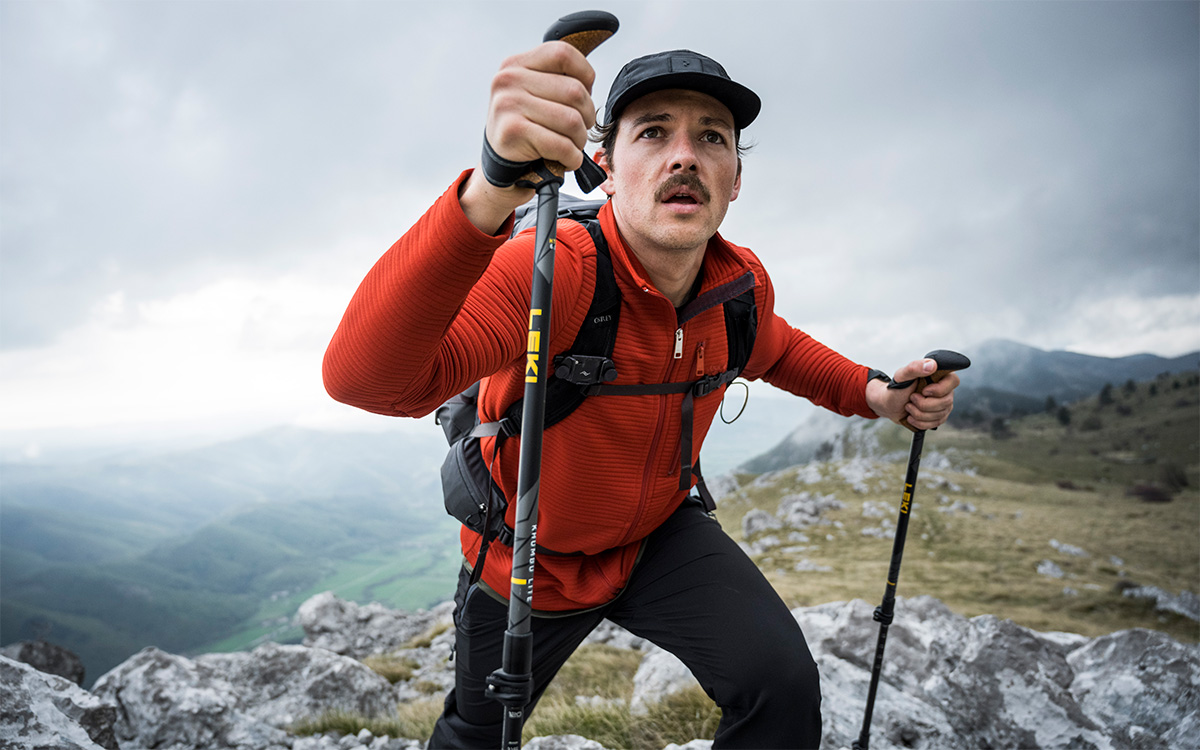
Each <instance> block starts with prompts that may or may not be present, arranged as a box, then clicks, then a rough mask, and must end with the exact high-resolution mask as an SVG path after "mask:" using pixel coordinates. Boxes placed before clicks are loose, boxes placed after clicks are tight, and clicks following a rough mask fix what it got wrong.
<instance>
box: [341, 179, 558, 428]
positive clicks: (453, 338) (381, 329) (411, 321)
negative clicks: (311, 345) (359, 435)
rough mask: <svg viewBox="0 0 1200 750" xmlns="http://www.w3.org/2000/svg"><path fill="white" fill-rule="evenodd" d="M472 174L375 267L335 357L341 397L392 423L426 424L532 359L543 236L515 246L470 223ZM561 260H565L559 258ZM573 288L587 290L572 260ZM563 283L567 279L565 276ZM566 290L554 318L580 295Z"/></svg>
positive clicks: (345, 323) (350, 310)
mask: <svg viewBox="0 0 1200 750" xmlns="http://www.w3.org/2000/svg"><path fill="white" fill-rule="evenodd" d="M469 174H470V172H469V171H468V172H464V173H463V174H462V175H460V177H459V178H458V180H456V181H455V183H454V184H452V185H451V186H450V187H449V189H447V190H446V192H445V193H444V194H443V195H442V196H441V198H439V199H438V201H437V202H436V203H434V205H433V206H432V207H431V208H430V209H429V210H428V211H427V212H426V213H425V215H424V216H422V217H421V218H420V219H419V220H418V221H417V223H416V224H415V225H413V227H412V228H411V229H410V230H409V231H408V232H406V233H405V234H404V236H403V237H401V238H400V239H399V240H398V241H397V242H396V243H395V244H394V245H393V246H392V247H391V248H390V249H389V250H388V251H387V252H386V253H385V254H384V255H383V257H381V258H380V259H379V261H378V262H376V264H375V265H374V267H372V268H371V270H370V272H369V273H368V274H367V276H366V278H364V279H363V281H362V283H361V284H360V285H359V287H358V290H357V291H356V292H355V293H354V297H353V298H352V299H351V301H350V304H349V306H348V307H347V308H346V312H345V314H344V315H343V317H342V320H341V323H340V324H339V325H338V328H337V331H336V332H335V333H334V335H333V339H332V340H331V341H330V343H329V347H328V349H327V350H326V352H325V359H324V363H323V368H322V374H323V377H324V382H325V389H326V391H328V392H329V394H330V396H332V397H333V398H334V399H335V400H337V401H340V402H342V403H346V404H349V405H351V406H356V407H358V408H361V409H364V410H366V411H370V412H375V413H378V414H386V415H391V416H407V417H420V416H424V415H426V414H429V413H431V412H432V411H433V410H434V409H436V408H437V407H438V406H439V405H441V404H442V403H443V402H444V401H445V400H446V399H448V398H449V397H451V396H453V395H454V394H456V393H459V392H461V391H463V390H464V389H465V388H466V387H467V386H469V385H470V384H471V383H474V382H475V381H476V380H479V379H481V378H483V377H486V376H488V375H491V374H493V373H495V372H497V371H498V370H500V369H501V368H503V367H504V366H505V365H508V364H511V363H513V362H514V361H515V360H517V359H518V358H520V357H522V356H523V354H524V351H525V346H526V342H525V339H526V331H527V330H528V317H529V284H530V278H531V277H532V267H533V266H532V260H533V237H532V233H528V234H522V235H520V236H518V237H517V238H515V239H513V240H511V241H509V240H508V235H509V232H510V231H511V228H512V218H511V217H510V218H509V220H508V221H507V222H506V223H505V225H504V226H502V227H501V228H500V230H499V232H498V234H497V236H494V237H493V236H489V235H486V234H484V233H482V232H480V231H479V230H478V229H476V228H475V226H474V225H472V224H471V223H470V221H469V220H468V219H467V218H466V216H465V214H463V211H462V208H461V206H460V205H459V202H458V190H459V187H460V186H461V185H462V183H463V182H464V181H465V180H466V178H467V176H468V175H469ZM556 260H557V259H556ZM563 265H565V266H567V272H564V273H563V274H562V276H563V277H564V285H565V286H567V287H570V286H571V285H572V284H571V282H572V281H575V283H576V285H577V284H578V279H577V278H574V279H573V278H572V277H573V276H577V274H572V273H570V272H569V271H570V270H573V269H572V268H571V264H570V263H569V262H567V263H565V264H563ZM555 283H556V285H557V284H558V283H559V274H558V273H556V278H555ZM577 291H578V290H577V289H571V288H567V289H563V290H562V293H561V294H559V293H558V292H559V289H558V288H557V286H556V289H555V292H556V295H555V298H554V305H553V308H552V314H551V324H552V326H553V327H552V329H551V338H552V339H553V336H554V333H555V329H557V328H559V326H554V321H555V318H556V317H557V318H558V320H562V318H563V317H564V315H557V316H556V315H555V314H554V313H557V312H558V311H559V309H560V306H562V307H565V306H566V304H567V302H568V301H569V300H572V299H573V298H574V297H575V296H576V294H575V293H576V292H577Z"/></svg>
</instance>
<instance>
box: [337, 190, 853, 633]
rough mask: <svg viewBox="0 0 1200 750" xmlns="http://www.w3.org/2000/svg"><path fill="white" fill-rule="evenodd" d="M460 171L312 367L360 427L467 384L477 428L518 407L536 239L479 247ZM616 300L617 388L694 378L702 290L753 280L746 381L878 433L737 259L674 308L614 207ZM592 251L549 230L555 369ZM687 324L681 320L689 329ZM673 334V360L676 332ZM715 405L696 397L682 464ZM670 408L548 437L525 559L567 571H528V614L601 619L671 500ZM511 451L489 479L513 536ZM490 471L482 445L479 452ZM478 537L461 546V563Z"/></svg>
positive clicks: (715, 254) (711, 309)
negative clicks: (593, 611)
mask: <svg viewBox="0 0 1200 750" xmlns="http://www.w3.org/2000/svg"><path fill="white" fill-rule="evenodd" d="M468 174H469V172H465V173H463V175H462V176H460V177H459V179H458V180H456V181H455V183H454V184H453V185H451V186H450V188H449V189H448V190H447V191H446V192H445V194H443V195H442V197H441V198H440V199H439V200H438V201H437V202H436V203H435V204H434V205H433V206H432V207H431V208H430V209H429V211H428V212H427V213H426V214H425V215H424V216H423V217H422V218H421V219H420V220H419V221H418V222H417V223H416V224H415V225H414V226H413V227H412V229H410V230H409V231H408V232H407V233H406V234H405V235H404V236H403V237H401V238H400V240H399V241H397V242H396V244H395V245H393V246H392V248H391V249H390V250H388V252H387V253H386V254H385V255H384V256H383V257H382V258H380V260H379V261H378V262H377V263H376V264H375V266H374V268H372V269H371V271H370V273H368V274H367V276H366V278H365V279H364V280H363V282H362V284H361V285H360V286H359V288H358V291H357V292H356V293H355V295H354V298H353V300H352V301H351V302H350V305H349V307H348V308H347V310H346V313H345V316H344V317H343V319H342V322H341V324H340V325H339V327H338V330H337V332H336V333H335V334H334V337H333V340H332V341H331V342H330V345H329V349H328V351H327V352H326V354H325V362H324V377H325V387H326V389H327V390H328V391H329V393H330V395H331V396H333V397H334V398H335V399H337V400H338V401H342V402H344V403H347V404H350V405H353V406H357V407H359V408H362V409H365V410H367V411H371V412H376V413H379V414H387V415H393V416H405V417H420V416H424V415H427V414H429V413H431V412H432V411H433V410H434V409H436V408H437V407H438V406H439V405H441V404H442V403H443V402H444V401H446V399H448V398H450V397H451V396H453V395H455V394H457V393H459V392H461V391H463V390H464V389H466V388H467V386H469V385H471V384H472V383H474V382H475V381H477V380H481V379H482V380H483V384H482V387H481V390H480V417H481V419H482V421H485V422H488V421H495V420H497V419H499V418H500V417H501V416H502V415H503V413H504V410H505V409H506V408H507V407H508V405H509V404H511V403H512V402H513V401H515V400H516V399H518V398H520V397H521V396H522V395H523V391H524V367H525V349H526V336H527V331H528V317H529V288H530V278H531V276H532V266H533V234H532V232H526V233H522V234H521V235H519V236H518V237H516V238H514V239H512V240H511V241H506V240H507V236H508V233H509V231H510V229H511V221H512V220H511V218H510V219H509V222H508V223H506V224H505V226H504V227H502V228H501V229H500V231H499V233H498V236H495V237H492V236H488V235H486V234H483V233H482V232H480V231H478V230H477V229H476V228H475V227H474V226H473V225H471V223H470V222H469V221H468V220H467V218H466V216H465V215H464V214H463V212H462V209H461V207H460V206H459V203H458V198H457V195H458V189H459V186H460V185H461V184H462V181H463V180H465V178H466V176H467V175H468ZM600 224H601V227H602V228H603V231H604V235H605V237H606V238H607V240H608V244H609V248H610V253H611V256H612V261H613V268H614V273H615V275H616V280H617V284H618V286H619V287H620V289H621V293H622V302H621V313H620V326H619V329H618V333H617V342H616V346H615V349H614V352H613V357H612V358H613V361H614V362H616V364H617V368H618V372H619V376H618V378H617V380H615V381H614V383H615V384H618V385H619V384H627V383H664V382H679V381H690V380H695V379H696V378H697V377H699V376H700V375H703V374H716V373H721V372H723V371H724V370H725V369H726V359H727V357H726V349H727V346H726V335H725V319H724V312H723V309H722V306H721V303H720V301H719V300H717V301H715V302H712V303H711V304H706V303H705V302H704V301H705V300H706V299H708V298H706V297H705V294H706V293H707V292H711V291H713V290H714V289H717V288H718V287H721V286H722V285H724V284H728V283H730V282H734V281H736V280H737V279H739V278H741V277H743V276H745V275H746V273H747V272H750V273H752V274H753V277H754V280H755V300H756V303H757V306H758V333H757V338H756V340H755V344H754V351H753V354H752V355H751V357H750V361H749V362H748V363H747V365H746V367H745V369H744V370H743V371H742V376H743V377H746V378H749V379H757V378H761V379H763V380H766V381H767V382H769V383H771V384H773V385H775V386H778V387H780V388H783V389H785V390H787V391H790V392H792V393H795V394H796V395H799V396H803V397H805V398H808V399H810V400H811V401H813V402H814V403H816V404H818V405H819V406H823V407H826V408H828V409H831V410H833V411H836V412H838V413H839V414H843V415H850V414H858V415H861V416H865V417H874V416H875V414H874V413H873V412H872V411H871V409H870V407H868V406H867V403H866V399H865V395H864V394H865V389H866V381H867V369H866V368H865V367H863V366H861V365H857V364H855V363H853V362H851V361H850V360H848V359H846V358H844V357H842V356H841V355H839V354H837V353H836V352H834V351H832V350H830V349H828V348H827V347H825V346H824V345H823V344H821V343H819V342H817V341H816V340H814V339H812V338H811V337H810V336H808V335H807V334H805V333H803V332H801V331H799V330H797V329H795V328H792V327H791V326H789V325H788V324H787V322H786V321H785V320H784V319H783V318H781V317H779V316H778V315H776V314H775V312H774V302H775V295H774V291H773V289H772V286H771V281H770V279H769V277H768V276H767V273H766V271H765V270H764V269H763V267H762V264H761V263H760V262H759V260H758V258H756V257H755V256H754V254H753V253H751V252H750V251H749V250H747V249H745V248H742V247H738V246H736V245H733V244H730V243H728V242H726V241H725V240H724V239H722V238H721V236H720V235H716V236H714V237H713V238H712V240H711V241H710V242H709V244H708V248H707V251H706V254H705V258H704V265H703V268H702V271H701V276H702V286H701V289H700V294H699V295H698V296H697V298H696V299H697V302H699V303H700V304H698V305H697V304H695V303H693V304H692V305H689V306H688V307H685V308H684V310H685V311H687V314H686V315H685V316H684V317H686V318H687V319H686V320H685V321H683V322H682V323H681V320H680V317H679V316H678V315H677V312H676V309H675V307H674V306H673V305H672V304H671V302H670V301H669V300H668V299H667V298H666V297H664V296H663V295H662V294H660V293H659V292H658V291H657V290H656V289H655V288H654V285H653V284H652V283H651V282H650V280H649V277H648V276H647V274H646V272H645V270H644V268H643V267H642V265H641V263H639V262H638V260H637V258H636V256H634V254H633V253H632V252H631V251H630V250H629V248H628V247H627V246H626V245H625V243H624V241H623V240H622V239H621V235H620V233H619V232H618V231H617V228H616V224H615V221H614V218H613V213H612V208H611V206H608V205H606V206H604V208H603V209H602V210H601V211H600ZM595 254H596V249H595V247H594V245H593V243H592V241H591V238H590V237H589V236H588V233H587V231H586V230H585V229H584V228H583V227H581V226H580V225H578V224H576V223H574V222H571V221H560V222H559V226H558V245H557V249H556V254H555V267H554V297H553V305H552V309H551V316H550V357H551V361H553V357H554V355H555V354H557V353H558V352H561V351H563V350H565V349H566V348H567V347H569V346H570V345H571V343H572V342H573V341H574V339H575V334H576V332H577V331H578V330H579V327H580V325H581V324H582V322H583V319H584V316H585V315H586V313H587V311H588V307H589V305H590V302H591V298H592V290H593V287H594V285H595V277H596V263H595V259H594V258H595ZM693 315H694V316H693ZM677 329H682V331H683V349H682V356H681V357H679V358H676V357H675V352H676V349H677V346H676V335H677V334H676V331H677ZM723 393H724V389H723V388H722V389H720V390H718V391H716V392H714V393H712V394H709V395H707V396H702V397H698V398H696V399H695V420H694V440H693V452H694V454H695V455H693V456H692V459H693V461H694V460H695V459H696V458H697V457H698V455H699V452H700V446H701V444H702V443H703V441H704V436H705V435H706V434H707V432H708V428H709V425H710V424H711V422H712V419H713V417H714V415H715V414H716V411H717V409H718V407H719V405H720V403H721V397H722V395H723ZM682 400H683V395H682V394H673V395H647V396H609V397H604V396H597V397H593V398H589V399H586V400H585V401H584V403H583V404H582V406H580V407H579V408H578V409H577V410H576V411H575V412H573V413H572V414H571V416H570V417H569V418H567V419H566V420H564V421H563V422H560V423H559V424H557V425H554V426H552V427H550V428H548V429H547V430H546V434H545V438H544V444H543V449H542V450H543V458H542V476H541V485H540V491H539V519H538V545H539V546H543V545H544V546H545V547H548V548H550V549H552V550H557V551H560V552H576V551H578V552H583V553H585V554H584V555H580V556H570V557H554V556H539V557H538V558H537V568H536V570H535V575H534V581H535V584H534V585H535V589H534V607H535V608H536V609H538V610H547V611H563V610H572V609H583V608H588V607H594V606H598V605H601V604H604V603H606V602H608V601H610V600H611V599H613V598H614V597H615V596H616V595H617V594H618V593H619V592H620V590H621V588H622V587H623V586H624V584H625V582H626V581H627V580H628V578H629V574H630V572H631V571H632V570H633V566H634V563H635V561H636V559H637V553H638V549H639V547H640V542H641V540H642V539H644V538H645V537H646V536H647V535H648V534H649V533H650V532H651V531H653V530H654V529H655V528H656V527H657V526H658V525H659V524H661V523H662V522H663V521H664V520H665V519H666V518H667V517H668V516H669V515H670V514H671V513H672V512H673V511H674V510H675V509H676V508H677V507H678V506H679V504H680V503H681V502H682V500H683V498H684V496H685V495H686V492H684V491H682V490H680V489H679V466H680V456H679V451H680V442H681V441H680V433H681V428H680V424H681V422H680V409H681V404H682ZM519 443H520V441H519V440H507V441H504V443H503V444H502V447H501V450H500V454H499V455H498V456H496V457H495V461H494V463H493V464H492V471H493V475H494V477H495V478H496V481H497V483H498V484H499V485H500V486H501V487H502V488H503V489H504V491H505V494H506V495H507V497H508V500H509V506H508V517H507V520H508V524H509V525H510V526H512V525H513V524H514V516H515V510H516V508H515V506H516V500H515V498H516V485H517V460H518V453H519V447H520V446H519ZM482 450H483V455H484V459H485V460H487V461H489V462H491V461H492V453H493V450H494V440H493V439H492V438H485V439H484V440H483V441H482ZM479 542H480V538H479V536H478V535H477V534H475V533H473V532H471V531H469V530H467V529H466V528H465V527H464V529H463V532H462V545H463V554H464V555H465V556H466V558H467V560H468V561H469V562H470V563H471V564H472V565H473V564H474V561H475V558H476V555H477V553H478V548H479ZM511 573H512V550H511V549H510V548H508V547H505V546H504V545H501V544H500V543H499V542H494V543H493V544H492V546H491V548H490V551H489V553H488V555H487V558H486V562H485V563H484V570H483V574H482V577H483V581H484V582H485V583H487V584H488V586H489V587H491V588H492V589H493V590H495V591H497V592H502V593H503V594H505V595H506V594H507V592H508V588H509V577H510V575H511Z"/></svg>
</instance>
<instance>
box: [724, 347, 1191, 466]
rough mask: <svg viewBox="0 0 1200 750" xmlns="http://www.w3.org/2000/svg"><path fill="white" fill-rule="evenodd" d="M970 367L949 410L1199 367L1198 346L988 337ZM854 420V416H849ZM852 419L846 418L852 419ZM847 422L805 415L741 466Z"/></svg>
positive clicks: (1029, 400)
mask: <svg viewBox="0 0 1200 750" xmlns="http://www.w3.org/2000/svg"><path fill="white" fill-rule="evenodd" d="M962 353H963V354H965V355H967V357H968V358H969V359H970V360H971V367H970V368H969V369H968V370H966V371H965V372H963V373H962V374H961V376H962V381H963V383H962V385H961V386H960V387H959V388H958V390H957V391H955V399H954V410H955V415H956V416H955V417H951V419H952V420H954V419H956V418H957V419H959V420H960V421H964V420H966V419H968V418H969V417H970V416H975V417H978V418H983V417H984V416H987V417H992V416H1002V417H1007V416H1011V415H1014V414H1019V413H1032V412H1036V411H1041V410H1042V409H1043V408H1044V407H1045V404H1046V399H1047V398H1053V399H1055V401H1057V402H1059V403H1070V402H1072V401H1077V400H1079V399H1082V398H1086V397H1088V396H1093V395H1095V394H1097V393H1099V392H1100V390H1101V389H1102V388H1104V386H1105V385H1107V384H1110V383H1111V384H1113V385H1121V384H1123V383H1125V382H1126V381H1129V380H1134V381H1145V380H1152V379H1154V378H1155V377H1157V376H1158V375H1160V374H1162V373H1170V374H1175V373H1181V372H1193V373H1194V372H1196V371H1197V370H1200V351H1197V352H1192V353H1190V354H1185V355H1182V356H1179V357H1160V356H1157V355H1154V354H1135V355H1132V356H1128V357H1097V356H1093V355H1089V354H1078V353H1076V352H1068V351H1044V350H1042V349H1038V348H1036V347H1033V346H1028V345H1026V344H1020V343H1017V342H1015V341H1009V340H1006V339H991V340H988V341H985V342H983V343H982V344H979V345H978V346H976V347H974V348H972V349H970V350H969V351H963V352H962ZM855 420H857V418H855ZM853 421H854V420H852V422H853ZM846 429H847V421H846V420H844V419H842V418H840V417H837V416H836V415H834V414H830V413H828V412H824V411H818V412H817V413H814V414H812V415H810V416H809V417H808V418H807V419H806V420H805V421H804V422H803V423H802V424H800V425H799V426H798V427H796V429H795V430H793V431H792V432H791V434H789V435H788V436H787V437H786V438H785V439H784V440H782V441H780V442H779V443H778V444H777V445H775V446H773V447H772V448H771V449H770V450H768V451H766V452H764V453H762V454H760V455H758V456H755V457H753V458H751V459H749V460H747V461H746V462H744V463H743V464H741V466H740V467H739V468H740V469H741V470H743V471H749V472H752V473H762V472H766V471H774V470H776V469H782V468H785V467H787V466H792V465H794V464H798V463H804V462H806V461H809V460H811V459H812V458H813V457H814V456H816V455H817V452H818V451H819V450H820V449H821V446H822V444H824V443H826V442H828V441H830V440H832V439H833V438H835V437H837V436H838V435H840V434H842V433H843V432H845V430H846Z"/></svg>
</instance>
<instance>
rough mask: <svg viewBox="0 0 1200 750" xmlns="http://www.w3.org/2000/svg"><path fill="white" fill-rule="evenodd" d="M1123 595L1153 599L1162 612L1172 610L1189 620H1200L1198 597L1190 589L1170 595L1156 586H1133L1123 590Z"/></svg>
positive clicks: (1199, 599) (1199, 600)
mask: <svg viewBox="0 0 1200 750" xmlns="http://www.w3.org/2000/svg"><path fill="white" fill-rule="evenodd" d="M1123 593H1124V595H1125V596H1128V597H1132V598H1136V599H1153V600H1154V606H1155V608H1156V609H1158V610H1160V611H1163V612H1174V613H1175V614H1177V615H1183V616H1184V617H1186V618H1188V619H1189V620H1197V621H1200V597H1197V596H1196V595H1195V594H1193V593H1192V592H1190V591H1182V592H1180V594H1179V596H1172V595H1171V594H1170V593H1169V592H1167V591H1163V590H1162V589H1160V588H1159V587H1157V586H1134V587H1132V588H1127V589H1125V591H1124V592H1123Z"/></svg>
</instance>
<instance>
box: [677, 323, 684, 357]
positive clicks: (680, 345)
mask: <svg viewBox="0 0 1200 750" xmlns="http://www.w3.org/2000/svg"><path fill="white" fill-rule="evenodd" d="M675 359H683V329H682V328H676V329H675Z"/></svg>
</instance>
